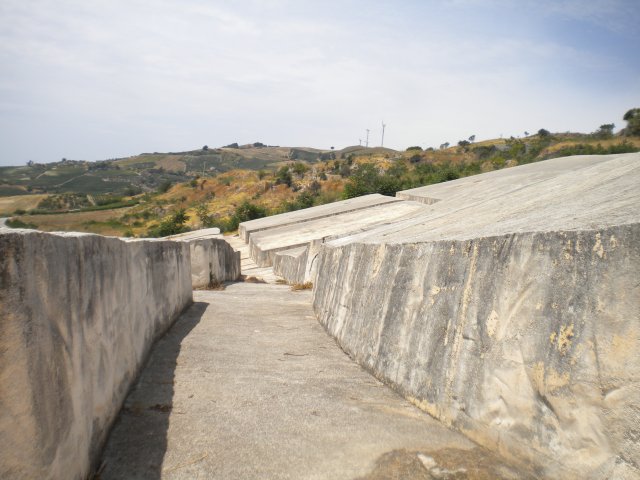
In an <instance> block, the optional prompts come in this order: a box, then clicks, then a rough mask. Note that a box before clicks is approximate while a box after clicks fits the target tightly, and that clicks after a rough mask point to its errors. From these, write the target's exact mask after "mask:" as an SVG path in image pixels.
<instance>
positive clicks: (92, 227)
mask: <svg viewBox="0 0 640 480" xmlns="http://www.w3.org/2000/svg"><path fill="white" fill-rule="evenodd" d="M128 210H130V207H129V208H119V209H115V210H98V211H94V212H77V213H60V214H52V215H22V216H19V217H16V218H18V219H20V220H21V221H23V222H25V223H33V224H35V225H37V227H38V230H42V231H45V232H56V231H65V232H89V233H99V234H100V235H114V236H121V235H122V229H121V228H117V227H115V226H113V225H109V224H108V223H107V222H108V221H109V220H112V219H118V218H120V217H121V216H122V215H124V214H125V213H126V212H127V211H128ZM89 222H97V223H96V224H90V223H89ZM103 222H104V223H103Z"/></svg>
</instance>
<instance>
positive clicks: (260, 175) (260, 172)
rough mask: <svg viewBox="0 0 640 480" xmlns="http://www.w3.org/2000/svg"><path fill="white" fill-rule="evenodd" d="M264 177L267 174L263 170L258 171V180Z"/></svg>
mask: <svg viewBox="0 0 640 480" xmlns="http://www.w3.org/2000/svg"><path fill="white" fill-rule="evenodd" d="M266 176H267V172H265V171H264V170H258V180H262V179H263V178H264V177H266Z"/></svg>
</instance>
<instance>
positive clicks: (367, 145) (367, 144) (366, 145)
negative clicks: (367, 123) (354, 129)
mask: <svg viewBox="0 0 640 480" xmlns="http://www.w3.org/2000/svg"><path fill="white" fill-rule="evenodd" d="M364 146H365V147H367V148H369V129H368V128H367V143H365V145H364Z"/></svg>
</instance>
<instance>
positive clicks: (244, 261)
mask: <svg viewBox="0 0 640 480" xmlns="http://www.w3.org/2000/svg"><path fill="white" fill-rule="evenodd" d="M224 239H225V240H226V241H227V242H228V243H229V245H231V246H232V247H233V249H234V250H236V251H239V252H240V269H241V271H242V274H243V275H244V276H245V277H254V278H256V279H258V280H261V281H263V282H265V283H277V281H278V279H279V278H280V277H278V276H277V275H275V274H274V273H273V268H272V267H259V266H258V265H257V264H256V262H254V261H253V259H252V258H251V257H250V256H249V245H247V244H246V243H244V240H242V239H241V238H240V237H239V236H238V235H237V234H236V235H228V236H225V237H224Z"/></svg>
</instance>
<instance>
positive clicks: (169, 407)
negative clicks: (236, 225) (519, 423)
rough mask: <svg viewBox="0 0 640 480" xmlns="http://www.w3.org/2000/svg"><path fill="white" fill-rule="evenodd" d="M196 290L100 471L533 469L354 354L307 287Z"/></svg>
mask: <svg viewBox="0 0 640 480" xmlns="http://www.w3.org/2000/svg"><path fill="white" fill-rule="evenodd" d="M194 296H195V301H196V303H195V304H194V305H193V306H192V307H191V308H190V309H189V310H188V311H187V312H186V313H185V314H184V315H183V316H182V317H181V318H180V319H179V320H178V321H177V322H176V324H175V325H174V327H173V328H172V329H171V330H170V331H169V332H168V333H167V335H166V336H165V337H164V338H162V339H161V340H160V341H159V342H158V343H157V344H156V346H155V347H154V349H153V351H152V354H151V356H150V359H149V361H148V363H147V366H146V368H145V370H144V371H143V373H142V375H141V377H140V379H139V381H138V383H137V384H136V386H135V387H134V388H133V390H132V392H131V393H130V395H129V397H128V398H127V400H126V402H125V406H124V408H123V410H122V412H121V414H120V417H119V418H118V420H117V421H116V424H115V427H114V430H113V431H112V433H111V436H110V439H109V441H108V444H107V446H106V448H105V450H104V453H103V458H102V462H103V467H102V471H101V473H100V478H101V479H102V480H108V479H160V478H162V479H225V480H232V479H341V480H343V479H356V478H360V479H379V478H380V479H381V478H415V479H435V478H456V479H462V478H469V479H472V478H476V479H478V478H487V479H489V478H491V479H500V478H505V479H516V478H518V479H523V478H532V477H528V476H527V475H525V474H523V473H522V472H518V471H516V470H514V469H513V468H511V467H508V466H506V465H503V464H501V463H500V462H499V461H498V460H497V459H496V458H495V457H493V456H492V455H491V454H489V453H487V452H486V451H485V450H482V449H480V448H479V447H477V446H475V445H474V444H473V443H472V442H470V441H469V440H467V439H466V438H465V437H463V436H462V435H460V434H457V433H454V432H452V431H450V430H448V429H447V428H446V427H444V426H443V425H442V424H441V423H439V422H437V421H436V420H434V419H432V418H431V417H429V416H428V415H426V414H425V413H423V412H421V411H420V410H418V409H417V408H415V407H413V406H412V405H411V404H409V403H408V402H407V401H405V400H403V399H402V398H401V397H399V396H398V395H397V394H395V393H394V392H393V391H391V390H390V389H388V388H387V387H385V386H384V385H383V384H382V383H380V382H379V381H377V380H376V379H374V378H373V377H371V376H370V375H369V374H368V373H366V372H365V371H363V370H362V369H361V368H360V367H359V366H358V365H356V364H355V363H353V362H352V361H351V360H350V359H349V358H348V357H347V356H346V355H345V354H344V353H343V352H342V351H341V350H340V349H339V348H338V346H337V345H336V344H335V343H334V341H333V340H332V339H331V338H330V337H329V336H327V335H326V333H325V332H324V331H323V329H322V327H321V326H320V325H319V324H318V322H317V321H316V320H315V318H314V317H313V313H312V310H311V307H310V296H311V295H310V293H309V292H306V291H303V292H291V291H290V289H289V288H288V287H286V286H279V285H264V284H247V283H237V284H232V285H229V286H228V287H227V289H226V290H225V291H203V292H195V295H194Z"/></svg>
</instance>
